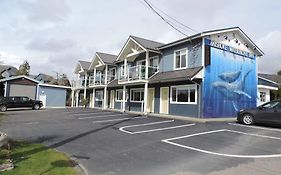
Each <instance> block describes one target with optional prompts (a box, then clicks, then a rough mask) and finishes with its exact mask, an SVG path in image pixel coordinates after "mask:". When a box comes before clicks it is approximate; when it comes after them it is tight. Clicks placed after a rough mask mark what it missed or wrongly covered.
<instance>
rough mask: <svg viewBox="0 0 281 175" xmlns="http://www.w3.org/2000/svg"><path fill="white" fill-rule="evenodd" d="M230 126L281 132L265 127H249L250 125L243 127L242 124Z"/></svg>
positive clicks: (280, 130)
mask: <svg viewBox="0 0 281 175" xmlns="http://www.w3.org/2000/svg"><path fill="white" fill-rule="evenodd" d="M228 124H229V125H233V126H240V127H245V128H254V129H261V130H267V131H278V132H281V129H274V128H265V127H260V126H249V125H242V124H238V123H228Z"/></svg>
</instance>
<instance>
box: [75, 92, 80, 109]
mask: <svg viewBox="0 0 281 175" xmlns="http://www.w3.org/2000/svg"><path fill="white" fill-rule="evenodd" d="M79 91H80V90H77V92H76V104H75V106H76V107H78V106H79V105H78V103H79Z"/></svg>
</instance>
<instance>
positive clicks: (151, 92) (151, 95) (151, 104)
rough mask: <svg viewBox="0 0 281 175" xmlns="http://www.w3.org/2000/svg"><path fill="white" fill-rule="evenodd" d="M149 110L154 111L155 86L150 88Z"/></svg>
mask: <svg viewBox="0 0 281 175" xmlns="http://www.w3.org/2000/svg"><path fill="white" fill-rule="evenodd" d="M147 100H148V101H147V112H154V88H148V97H147Z"/></svg>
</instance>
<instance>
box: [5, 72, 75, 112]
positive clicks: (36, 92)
mask: <svg viewBox="0 0 281 175" xmlns="http://www.w3.org/2000/svg"><path fill="white" fill-rule="evenodd" d="M0 83H3V84H4V87H5V88H4V96H5V97H10V96H25V97H29V98H31V99H33V100H41V101H42V102H43V107H45V108H61V107H65V106H66V101H67V99H66V98H67V91H68V89H71V87H68V86H59V85H51V84H45V83H42V82H39V81H37V80H35V79H33V78H30V77H28V76H24V75H21V76H15V77H9V78H5V79H1V80H0Z"/></svg>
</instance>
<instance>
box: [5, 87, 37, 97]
mask: <svg viewBox="0 0 281 175" xmlns="http://www.w3.org/2000/svg"><path fill="white" fill-rule="evenodd" d="M9 94H10V96H26V97H29V98H31V99H35V94H36V86H32V85H21V84H11V85H10V93H9Z"/></svg>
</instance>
